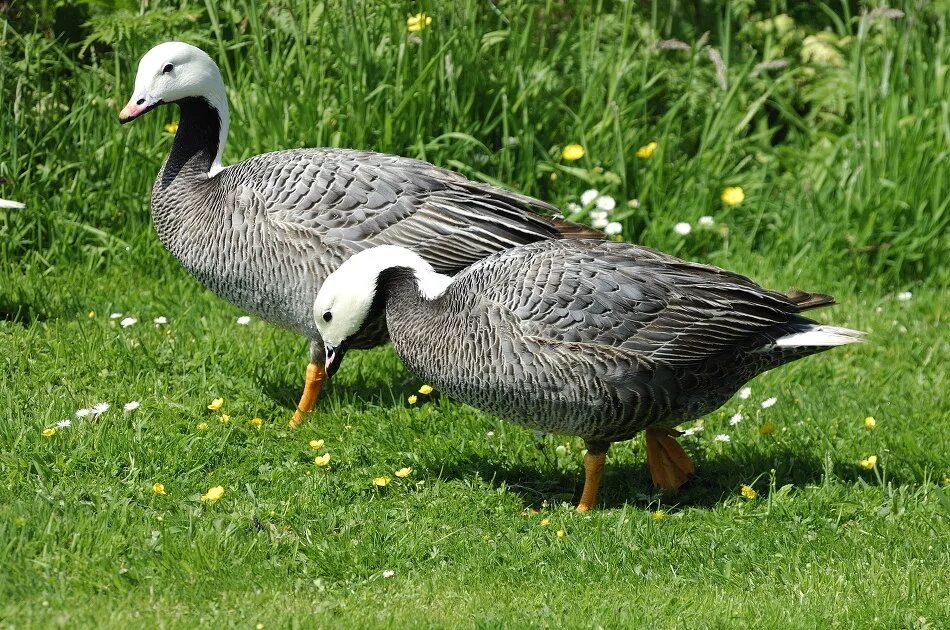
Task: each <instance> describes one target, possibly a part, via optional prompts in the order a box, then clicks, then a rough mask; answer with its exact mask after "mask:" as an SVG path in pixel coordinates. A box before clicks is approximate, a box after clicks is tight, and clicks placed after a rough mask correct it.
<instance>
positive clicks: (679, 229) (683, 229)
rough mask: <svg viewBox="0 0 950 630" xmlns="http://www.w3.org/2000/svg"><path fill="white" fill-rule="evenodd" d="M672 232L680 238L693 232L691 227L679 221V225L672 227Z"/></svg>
mask: <svg viewBox="0 0 950 630" xmlns="http://www.w3.org/2000/svg"><path fill="white" fill-rule="evenodd" d="M673 231H674V232H676V233H677V234H679V235H680V236H686V235H687V234H689V233H690V232H692V231H693V226H691V225H690V224H689V223H686V222H684V221H680V222H679V223H677V224H676V225H674V226H673Z"/></svg>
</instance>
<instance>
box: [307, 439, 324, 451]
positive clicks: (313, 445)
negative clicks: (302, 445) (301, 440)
mask: <svg viewBox="0 0 950 630" xmlns="http://www.w3.org/2000/svg"><path fill="white" fill-rule="evenodd" d="M308 444H309V445H310V448H312V449H313V450H317V449H319V448H323V444H324V442H323V440H310V441H309V442H308Z"/></svg>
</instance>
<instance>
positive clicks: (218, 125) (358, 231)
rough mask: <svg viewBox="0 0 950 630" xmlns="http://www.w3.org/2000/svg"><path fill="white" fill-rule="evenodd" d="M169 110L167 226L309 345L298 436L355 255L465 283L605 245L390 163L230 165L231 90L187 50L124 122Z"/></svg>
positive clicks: (236, 294)
mask: <svg viewBox="0 0 950 630" xmlns="http://www.w3.org/2000/svg"><path fill="white" fill-rule="evenodd" d="M163 103H177V104H178V107H179V109H180V111H181V118H180V122H179V126H178V132H177V133H176V135H175V141H174V143H173V144H172V148H171V152H170V153H169V155H168V158H166V160H165V163H164V165H163V166H162V169H161V170H160V171H159V173H158V177H157V178H156V180H155V185H154V187H153V188H152V220H153V222H154V224H155V230H156V232H157V233H158V237H159V238H160V239H161V241H162V243H164V245H165V247H167V248H168V250H169V251H171V253H172V254H174V255H175V257H176V258H177V259H178V260H179V261H180V262H181V264H182V265H183V266H184V267H185V269H187V270H188V271H189V272H191V274H192V275H194V276H195V277H196V278H197V279H198V280H199V281H200V282H201V283H202V284H204V285H205V286H206V287H208V288H209V289H211V290H212V291H213V292H215V293H216V294H218V295H219V296H221V297H223V298H224V299H226V300H228V301H230V302H232V303H233V304H235V305H237V306H239V307H241V308H243V309H245V310H247V311H250V312H252V313H256V314H257V315H259V316H260V317H261V318H262V319H264V320H267V321H269V322H272V323H274V324H277V325H280V326H283V327H285V328H288V329H290V330H292V331H295V332H297V333H299V334H301V335H304V336H306V337H307V338H309V339H310V340H311V345H310V365H308V367H307V378H306V385H305V386H304V392H303V395H302V396H301V399H300V403H299V404H298V406H297V411H296V412H295V414H294V418H293V420H291V423H290V424H291V426H295V425H296V424H299V422H300V421H301V420H302V417H303V416H302V414H303V413H305V412H309V411H310V410H312V408H313V406H314V404H315V403H316V400H317V397H318V396H319V393H320V389H321V387H322V384H323V380H324V378H325V375H324V373H323V366H322V364H323V343H322V342H321V341H320V336H319V332H318V330H317V328H316V326H314V323H313V318H312V316H311V307H312V306H313V299H314V297H315V296H316V290H317V287H319V286H320V284H321V282H322V281H323V280H324V279H325V278H326V277H327V276H328V275H329V274H330V272H331V271H333V270H334V269H336V267H337V266H338V265H339V264H340V263H341V262H343V260H345V259H346V258H347V257H348V256H350V255H351V254H353V253H354V252H357V251H359V250H361V249H364V248H367V247H371V246H373V245H379V244H395V245H402V246H405V247H408V248H410V249H412V250H414V251H416V252H418V253H419V254H420V255H421V256H422V257H423V258H424V259H425V260H427V261H428V262H429V263H431V264H432V265H433V267H434V268H436V269H438V270H439V271H441V272H445V273H455V272H457V271H459V270H460V269H463V268H464V267H466V266H467V265H469V264H471V263H473V262H475V261H477V260H479V259H481V258H484V257H485V256H487V255H489V254H491V253H493V252H496V251H500V250H503V249H507V248H509V247H512V246H515V245H521V244H524V243H530V242H533V241H538V240H544V239H557V238H564V237H570V236H577V235H583V236H586V237H588V238H589V237H592V236H596V235H597V233H596V232H592V231H590V230H587V229H586V228H582V227H580V226H577V225H574V224H571V223H568V222H566V221H562V220H560V219H557V218H547V217H544V216H541V215H539V214H536V212H538V211H540V212H545V213H548V214H556V213H557V209H556V208H554V207H552V206H550V205H548V204H546V203H544V202H543V201H538V200H537V199H532V198H530V197H525V196H523V195H518V194H515V193H511V192H508V191H505V190H501V189H498V188H494V187H492V186H487V185H485V184H480V183H476V182H472V181H470V180H468V179H466V178H465V177H463V176H461V175H459V174H457V173H453V172H451V171H447V170H443V169H441V168H437V167H435V166H433V165H431V164H428V163H426V162H421V161H418V160H412V159H408V158H402V157H396V156H392V155H382V154H379V153H372V152H369V151H355V150H350V149H295V150H290V151H279V152H276V153H266V154H264V155H257V156H254V157H252V158H249V159H247V160H244V161H243V162H240V163H238V164H233V165H231V166H224V165H223V164H222V162H221V155H222V153H223V152H224V144H225V141H226V139H227V134H228V123H229V114H228V102H227V96H226V94H225V89H224V81H223V80H222V78H221V73H220V71H219V70H218V66H217V65H216V64H215V63H214V61H213V60H212V59H211V57H209V56H208V55H207V54H206V53H205V52H203V51H202V50H200V49H198V48H196V47H194V46H190V45H188V44H183V43H180V42H168V43H165V44H160V45H158V46H156V47H155V48H152V49H151V50H150V51H148V52H147V53H146V54H145V56H144V57H142V59H141V61H140V62H139V67H138V73H137V74H136V77H135V91H134V93H133V95H132V98H131V100H129V103H128V105H126V106H125V108H124V109H123V110H122V111H121V113H120V114H119V120H120V121H121V122H122V123H127V122H130V121H132V120H135V119H136V118H138V117H139V116H141V115H142V114H145V113H146V112H148V111H150V110H152V109H154V108H156V107H158V106H159V105H161V104H163ZM385 340H386V331H385V327H384V326H383V325H382V324H381V323H380V324H377V325H373V326H367V328H366V330H365V331H364V333H363V334H362V335H360V337H359V338H358V339H354V340H353V341H352V342H351V343H352V346H353V347H361V348H365V347H371V346H374V345H378V344H380V343H383V342H384V341H385Z"/></svg>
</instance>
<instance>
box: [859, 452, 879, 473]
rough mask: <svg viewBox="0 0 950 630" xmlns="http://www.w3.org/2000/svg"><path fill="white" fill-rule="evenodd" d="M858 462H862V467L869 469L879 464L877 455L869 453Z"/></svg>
mask: <svg viewBox="0 0 950 630" xmlns="http://www.w3.org/2000/svg"><path fill="white" fill-rule="evenodd" d="M858 463H859V464H860V466H861V468H866V469H867V470H871V469H872V468H874V467H875V466H877V455H868V456H867V457H866V458H865V459H862V460H861V461H860V462H858Z"/></svg>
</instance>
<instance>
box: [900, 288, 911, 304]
mask: <svg viewBox="0 0 950 630" xmlns="http://www.w3.org/2000/svg"><path fill="white" fill-rule="evenodd" d="M912 297H914V294H913V293H911V292H910V291H901V292H900V293H898V294H897V299H898V301H900V302H910V299H911V298H912Z"/></svg>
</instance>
